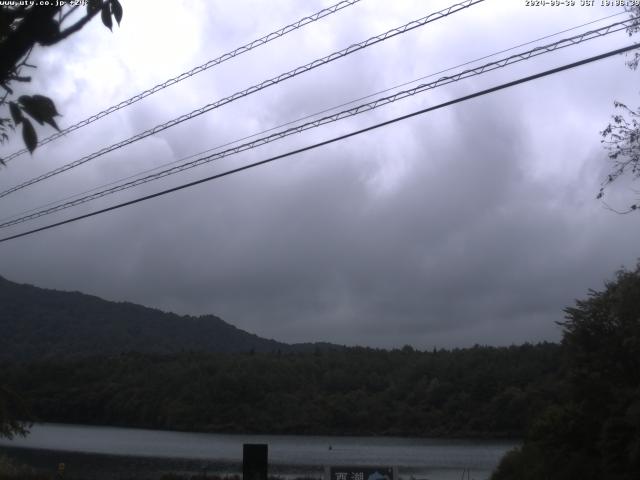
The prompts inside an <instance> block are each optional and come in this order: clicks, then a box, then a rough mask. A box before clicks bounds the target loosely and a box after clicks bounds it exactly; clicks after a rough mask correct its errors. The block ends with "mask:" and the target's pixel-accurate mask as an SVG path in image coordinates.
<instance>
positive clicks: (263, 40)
mask: <svg viewBox="0 0 640 480" xmlns="http://www.w3.org/2000/svg"><path fill="white" fill-rule="evenodd" d="M359 1H360V0H342V1H341V2H338V3H336V4H335V5H332V6H330V7H328V8H325V9H322V10H320V11H319V12H316V13H314V14H312V15H309V16H306V17H303V18H301V19H300V20H298V21H297V22H294V23H292V24H290V25H287V26H286V27H282V28H280V29H278V30H276V31H275V32H271V33H269V34H267V35H264V36H262V37H260V38H258V39H257V40H253V41H251V42H249V43H247V44H245V45H243V46H241V47H238V48H236V49H235V50H232V51H230V52H227V53H224V54H222V55H220V56H219V57H217V58H214V59H212V60H209V61H208V62H206V63H203V64H202V65H198V66H197V67H194V68H192V69H191V70H189V71H187V72H183V73H181V74H180V75H178V76H176V77H173V78H170V79H169V80H166V81H164V82H162V83H159V84H158V85H155V86H154V87H151V88H149V89H147V90H145V91H143V92H140V93H138V94H137V95H134V96H133V97H131V98H129V99H127V100H123V101H122V102H120V103H118V104H116V105H113V106H111V107H109V108H107V109H105V110H102V111H101V112H98V113H96V114H94V115H91V116H90V117H87V118H85V119H84V120H80V121H79V122H77V123H75V124H73V125H71V126H69V127H67V128H65V129H63V130H60V131H59V132H56V133H54V134H53V135H50V136H48V137H46V138H44V139H42V140H40V141H39V142H38V146H41V145H44V144H47V143H49V142H53V141H54V140H57V139H58V138H60V137H63V136H65V135H66V134H68V133H71V132H73V131H75V130H78V129H79V128H82V127H85V126H87V125H89V124H90V123H93V122H95V121H96V120H99V119H101V118H103V117H106V116H107V115H109V114H111V113H113V112H116V111H118V110H120V109H122V108H124V107H128V106H129V105H132V104H134V103H136V102H138V101H140V100H142V99H143V98H146V97H148V96H149V95H153V94H154V93H156V92H159V91H160V90H163V89H165V88H167V87H170V86H171V85H175V84H176V83H179V82H181V81H183V80H185V79H187V78H190V77H193V76H194V75H197V74H198V73H202V72H204V71H205V70H208V69H210V68H211V67H215V66H216V65H220V64H221V63H224V62H226V61H227V60H231V59H232V58H235V57H237V56H239V55H242V54H243V53H246V52H249V51H250V50H253V49H254V48H257V47H260V46H262V45H265V44H267V43H269V42H271V41H272V40H275V39H277V38H280V37H283V36H285V35H286V34H288V33H290V32H293V31H295V30H297V29H299V28H300V27H303V26H305V25H308V24H310V23H313V22H315V21H317V20H319V19H321V18H324V17H326V16H328V15H331V14H332V13H336V12H338V11H340V10H342V9H343V8H346V7H350V6H352V5H354V4H356V3H358V2H359ZM28 151H29V150H28V149H26V148H23V149H22V150H18V151H16V152H14V153H12V154H10V155H9V156H7V157H6V158H5V159H4V162H5V163H6V162H9V161H11V160H13V159H14V158H16V157H18V156H20V155H22V154H24V153H27V152H28Z"/></svg>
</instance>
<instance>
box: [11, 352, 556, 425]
mask: <svg viewBox="0 0 640 480" xmlns="http://www.w3.org/2000/svg"><path fill="white" fill-rule="evenodd" d="M561 355H562V352H561V349H560V347H559V346H558V345H556V344H539V345H522V346H517V347H516V346H514V347H499V348H496V347H479V346H478V347H474V348H467V349H455V350H450V351H447V350H438V351H431V352H419V351H415V350H413V349H412V348H410V347H405V348H403V349H401V350H392V351H387V350H374V349H369V348H347V349H342V350H333V351H332V350H321V349H318V350H317V351H316V352H315V353H311V352H308V353H277V352H276V353H254V354H251V353H242V354H211V353H187V352H185V353H180V354H173V355H155V354H122V355H118V356H115V357H111V358H105V357H93V358H82V359H67V360H56V361H48V362H38V363H29V364H16V363H4V364H3V363H2V362H0V372H2V376H3V378H4V381H5V382H6V383H7V385H8V386H9V387H10V388H11V389H12V390H13V391H16V392H19V393H20V395H22V396H23V397H24V398H26V399H28V400H29V405H28V409H29V410H30V411H31V412H32V413H33V416H34V418H35V419H37V420H41V421H49V422H66V423H86V424H104V425H121V426H137V427H149V428H161V429H176V430H188V431H210V432H244V433H248V432H254V433H298V434H302V433H309V434H337V435H345V434H356V435H411V436H447V437H452V436H459V437H469V436H486V437H504V436H509V437H520V436H522V434H523V432H524V431H525V429H526V427H527V426H528V425H529V424H530V422H531V419H532V418H534V416H535V415H536V414H538V413H539V412H540V411H542V410H543V409H545V408H546V407H548V406H549V405H550V404H551V403H553V402H557V401H558V400H559V399H558V391H559V384H560V382H561V377H560V365H561V363H562V362H561V360H560V357H561Z"/></svg>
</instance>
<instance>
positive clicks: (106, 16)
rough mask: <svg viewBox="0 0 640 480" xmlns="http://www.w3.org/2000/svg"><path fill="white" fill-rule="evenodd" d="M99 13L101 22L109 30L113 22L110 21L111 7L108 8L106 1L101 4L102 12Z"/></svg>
mask: <svg viewBox="0 0 640 480" xmlns="http://www.w3.org/2000/svg"><path fill="white" fill-rule="evenodd" d="M100 15H101V16H102V23H104V26H105V27H107V28H108V29H109V30H111V27H113V23H112V22H111V9H110V8H109V4H108V3H105V4H103V5H102V12H101V13H100ZM112 31H113V30H112Z"/></svg>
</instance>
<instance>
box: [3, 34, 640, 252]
mask: <svg viewBox="0 0 640 480" xmlns="http://www.w3.org/2000/svg"><path fill="white" fill-rule="evenodd" d="M637 48H640V44H632V45H628V46H626V47H622V48H618V49H616V50H611V51H609V52H606V53H602V54H600V55H595V56H593V57H589V58H585V59H583V60H580V61H577V62H573V63H569V64H565V65H563V66H561V67H556V68H552V69H550V70H545V71H543V72H540V73H536V74H534V75H529V76H527V77H522V78H519V79H517V80H513V81H511V82H507V83H502V84H500V85H497V86H495V87H491V88H488V89H485V90H481V91H479V92H475V93H472V94H469V95H465V96H463V97H458V98H456V99H454V100H449V101H447V102H444V103H440V104H438V105H435V106H432V107H427V108H423V109H421V110H417V111H415V112H412V113H409V114H406V115H401V116H399V117H395V118H392V119H391V120H387V121H384V122H381V123H377V124H375V125H371V126H369V127H365V128H362V129H360V130H355V131H353V132H350V133H346V134H344V135H340V136H337V137H333V138H331V139H329V140H324V141H322V142H318V143H314V144H312V145H308V146H306V147H302V148H299V149H296V150H291V151H289V152H286V153H283V154H280V155H276V156H273V157H270V158H267V159H265V160H261V161H259V162H254V163H251V164H248V165H244V166H242V167H238V168H234V169H232V170H227V171H225V172H222V173H218V174H216V175H212V176H209V177H206V178H202V179H199V180H195V181H193V182H189V183H185V184H182V185H179V186H177V187H173V188H169V189H166V190H162V191H160V192H156V193H153V194H150V195H145V196H143V197H140V198H136V199H134V200H130V201H127V202H123V203H119V204H117V205H112V206H110V207H107V208H103V209H100V210H96V211H93V212H90V213H86V214H84V215H79V216H77V217H73V218H69V219H67V220H63V221H60V222H56V223H52V224H48V225H45V226H43V227H39V228H35V229H33V230H28V231H26V232H22V233H18V234H16V235H11V236H8V237H4V238H1V239H0V243H4V242H7V241H9V240H14V239H17V238H21V237H25V236H27V235H32V234H34V233H38V232H42V231H45V230H49V229H51V228H54V227H58V226H61V225H66V224H68V223H72V222H76V221H78V220H82V219H85V218H89V217H93V216H96V215H100V214H102V213H106V212H110V211H113V210H117V209H120V208H123V207H127V206H130V205H134V204H136V203H140V202H143V201H146V200H150V199H152V198H156V197H160V196H163V195H167V194H169V193H173V192H177V191H179V190H183V189H186V188H190V187H193V186H195V185H199V184H201V183H205V182H210V181H212V180H216V179H218V178H222V177H226V176H228V175H231V174H234V173H238V172H241V171H244V170H248V169H250V168H254V167H257V166H260V165H264V164H267V163H271V162H274V161H276V160H280V159H282V158H286V157H290V156H292V155H296V154H299V153H303V152H306V151H309V150H314V149H316V148H319V147H322V146H325V145H329V144H331V143H335V142H338V141H341V140H345V139H347V138H350V137H354V136H356V135H360V134H362V133H365V132H369V131H371V130H375V129H378V128H381V127H385V126H387V125H391V124H393V123H396V122H400V121H402V120H407V119H409V118H412V117H415V116H418V115H422V114H425V113H428V112H431V111H434V110H438V109H441V108H444V107H448V106H451V105H455V104H457V103H461V102H465V101H467V100H471V99H473V98H477V97H480V96H483V95H488V94H490V93H494V92H497V91H500V90H504V89H506V88H510V87H513V86H516V85H520V84H522V83H526V82H530V81H533V80H537V79H539V78H543V77H546V76H549V75H553V74H556V73H559V72H562V71H565V70H569V69H571V68H575V67H579V66H582V65H586V64H588V63H592V62H595V61H598V60H602V59H605V58H608V57H611V56H613V55H619V54H621V53H624V52H628V51H631V50H634V49H637Z"/></svg>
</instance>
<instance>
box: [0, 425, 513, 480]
mask: <svg viewBox="0 0 640 480" xmlns="http://www.w3.org/2000/svg"><path fill="white" fill-rule="evenodd" d="M243 443H266V444H268V445H269V462H270V465H272V466H273V467H272V468H271V472H272V473H274V474H279V475H286V476H290V475H314V476H319V475H321V473H322V467H323V466H326V465H389V466H397V467H398V470H399V473H400V476H402V477H405V478H410V477H415V478H416V479H418V478H419V479H429V480H432V479H433V480H453V479H460V478H461V475H462V472H463V470H464V469H468V470H469V471H470V476H469V478H471V479H476V480H480V479H485V478H488V477H489V475H490V473H491V471H492V470H493V469H494V468H495V466H496V465H497V463H498V461H499V460H500V458H501V457H502V455H504V453H505V452H506V451H507V450H509V449H510V448H512V447H514V446H515V442H509V441H487V440H446V439H420V438H398V437H329V436H293V435H235V434H234V435H231V434H209V433H187V432H167V431H157V430H142V429H130V428H115V427H93V426H77V425H61V424H38V425H34V426H33V428H32V430H31V434H30V435H29V436H28V437H27V438H18V439H14V440H12V441H9V440H0V445H8V446H16V447H27V448H41V449H49V450H66V451H75V452H90V453H102V454H112V455H133V456H149V457H169V458H189V459H202V460H211V461H218V462H222V463H225V462H226V463H231V464H238V462H241V460H242V444H243ZM465 478H467V477H466V476H465Z"/></svg>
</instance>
